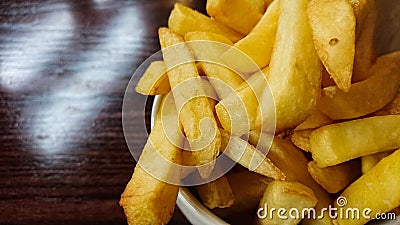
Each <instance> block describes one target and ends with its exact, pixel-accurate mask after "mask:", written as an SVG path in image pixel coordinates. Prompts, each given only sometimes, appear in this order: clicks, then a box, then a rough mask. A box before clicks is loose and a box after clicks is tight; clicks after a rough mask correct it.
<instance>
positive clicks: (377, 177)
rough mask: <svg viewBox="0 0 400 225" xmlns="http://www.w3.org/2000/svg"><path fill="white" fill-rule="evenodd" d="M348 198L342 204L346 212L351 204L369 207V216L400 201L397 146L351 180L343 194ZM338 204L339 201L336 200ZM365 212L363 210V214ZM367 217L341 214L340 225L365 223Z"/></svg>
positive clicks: (338, 221) (382, 211)
mask: <svg viewBox="0 0 400 225" xmlns="http://www.w3.org/2000/svg"><path fill="white" fill-rule="evenodd" d="M341 196H342V197H344V198H346V199H347V204H346V205H345V206H343V207H341V208H342V209H343V211H344V212H346V210H348V209H350V208H353V209H354V208H357V209H360V211H361V210H362V209H365V208H369V209H371V211H369V212H370V213H369V214H368V215H367V216H371V218H370V219H372V217H373V216H375V215H376V214H377V213H385V212H389V211H390V210H392V209H394V208H396V207H397V206H399V205H400V151H399V150H397V151H395V152H394V153H393V154H391V155H390V156H387V157H386V158H384V159H382V160H381V161H380V162H379V163H378V164H377V165H376V166H374V167H373V168H372V169H371V170H369V171H368V172H367V173H365V174H364V175H363V176H361V177H360V178H359V179H358V180H356V181H355V182H354V183H352V184H351V185H350V186H349V187H348V188H346V190H344V191H343V193H342V194H341ZM335 207H338V206H337V203H335ZM361 213H362V212H360V214H361ZM368 220H369V219H368V218H365V217H364V216H362V215H361V216H360V218H359V219H358V218H357V219H351V218H346V217H342V218H340V217H338V218H337V219H336V220H335V224H338V225H362V224H365V223H367V222H368Z"/></svg>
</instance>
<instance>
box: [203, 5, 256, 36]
mask: <svg viewBox="0 0 400 225" xmlns="http://www.w3.org/2000/svg"><path fill="white" fill-rule="evenodd" d="M206 10H207V13H208V15H210V16H211V17H212V18H214V19H215V20H216V21H218V22H220V23H222V24H225V25H226V26H227V27H230V28H232V29H233V30H235V31H237V32H239V33H241V34H244V35H247V34H248V33H249V32H250V31H251V29H253V27H254V26H255V25H256V24H257V22H258V21H259V20H260V19H261V17H262V14H261V13H259V12H258V11H257V10H256V9H255V8H254V7H253V6H252V5H251V1H250V0H231V1H229V2H228V1H225V0H207V4H206ZM243 18H246V19H243Z"/></svg>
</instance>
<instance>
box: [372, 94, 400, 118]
mask: <svg viewBox="0 0 400 225" xmlns="http://www.w3.org/2000/svg"><path fill="white" fill-rule="evenodd" d="M399 114H400V89H399V90H398V91H397V95H396V97H394V99H393V100H392V101H391V102H389V104H387V105H385V106H384V107H383V108H382V109H380V110H379V111H376V112H374V113H373V114H372V115H373V116H385V115H399Z"/></svg>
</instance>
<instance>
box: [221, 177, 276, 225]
mask: <svg viewBox="0 0 400 225" xmlns="http://www.w3.org/2000/svg"><path fill="white" fill-rule="evenodd" d="M226 177H227V178H228V181H229V184H230V185H231V188H232V192H233V196H234V198H235V202H234V203H233V205H232V206H231V207H229V208H228V209H223V210H218V209H217V210H215V211H214V212H215V214H217V215H218V216H220V217H222V218H229V219H232V220H234V217H240V219H242V221H244V220H243V216H247V215H249V217H250V218H249V219H252V218H253V215H254V210H255V209H256V208H257V207H258V203H259V202H260V199H261V198H262V196H263V194H264V191H265V188H267V185H268V184H269V183H270V182H272V181H273V179H271V178H268V177H266V176H263V175H260V174H257V173H254V172H250V171H248V170H244V171H239V172H232V171H231V172H229V173H228V174H226ZM246 212H248V213H246Z"/></svg>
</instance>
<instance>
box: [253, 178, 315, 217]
mask: <svg viewBox="0 0 400 225" xmlns="http://www.w3.org/2000/svg"><path fill="white" fill-rule="evenodd" d="M317 201H318V199H317V198H316V197H315V195H314V193H313V191H312V190H311V189H310V188H309V187H307V186H305V185H303V184H301V183H298V182H293V181H272V182H271V183H269V184H268V186H267V189H266V190H265V193H264V196H263V197H262V199H261V201H260V205H259V207H260V208H262V210H261V211H260V210H259V211H258V212H257V214H259V215H258V216H259V218H258V221H257V222H258V224H260V225H275V224H284V225H296V224H298V223H299V222H300V220H301V217H300V216H299V218H293V217H292V216H289V211H290V210H293V209H297V212H299V215H301V214H302V212H303V209H309V208H313V207H314V206H315V205H316V204H317ZM271 208H275V209H281V208H282V209H285V210H286V213H284V214H283V216H284V217H286V218H284V219H282V218H280V216H282V214H279V216H278V214H277V212H272V213H273V214H272V215H271V214H269V213H270V212H271V211H269V209H271ZM260 215H261V217H264V218H260Z"/></svg>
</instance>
